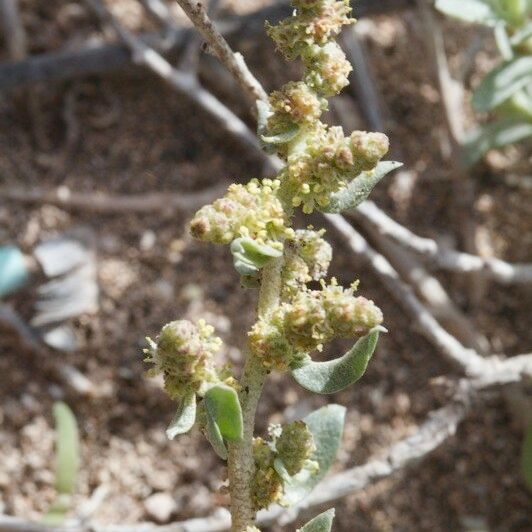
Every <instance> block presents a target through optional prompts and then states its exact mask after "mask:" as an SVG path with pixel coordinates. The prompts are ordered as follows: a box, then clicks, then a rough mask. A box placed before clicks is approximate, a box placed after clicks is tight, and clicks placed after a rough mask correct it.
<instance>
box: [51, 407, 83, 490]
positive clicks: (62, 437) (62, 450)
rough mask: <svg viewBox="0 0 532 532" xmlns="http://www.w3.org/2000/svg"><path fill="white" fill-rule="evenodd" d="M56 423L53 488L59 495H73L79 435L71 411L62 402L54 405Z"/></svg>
mask: <svg viewBox="0 0 532 532" xmlns="http://www.w3.org/2000/svg"><path fill="white" fill-rule="evenodd" d="M54 417H55V423H56V472H55V488H56V489H57V491H58V492H59V493H64V494H67V495H72V494H74V491H75V489H76V476H77V472H78V465H79V434H78V425H77V423H76V418H75V417H74V414H73V413H72V410H70V408H69V407H68V405H66V404H65V403H62V402H57V403H55V404H54Z"/></svg>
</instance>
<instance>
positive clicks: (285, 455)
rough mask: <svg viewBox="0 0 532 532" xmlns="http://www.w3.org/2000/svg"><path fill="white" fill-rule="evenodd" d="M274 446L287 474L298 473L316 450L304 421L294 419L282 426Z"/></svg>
mask: <svg viewBox="0 0 532 532" xmlns="http://www.w3.org/2000/svg"><path fill="white" fill-rule="evenodd" d="M275 448H276V449H277V453H278V455H279V458H280V459H281V460H282V462H283V464H284V466H285V468H286V470H287V471H288V474H289V475H290V476H294V475H296V474H297V473H299V472H300V471H301V470H302V469H303V467H304V466H305V464H306V463H307V460H309V459H310V457H311V456H312V455H313V454H314V453H315V452H316V446H315V445H314V438H313V437H312V433H311V432H310V430H309V428H308V427H307V424H306V423H305V422H304V421H294V422H292V423H289V424H288V425H286V426H284V427H283V431H282V432H281V435H280V436H279V437H278V438H277V440H276V441H275Z"/></svg>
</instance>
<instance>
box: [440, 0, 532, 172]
mask: <svg viewBox="0 0 532 532" xmlns="http://www.w3.org/2000/svg"><path fill="white" fill-rule="evenodd" d="M436 8H437V9H439V10H440V11H441V12H442V13H445V14H446V15H450V16H452V17H455V18H457V19H460V20H464V21H466V22H472V23H476V24H482V25H485V26H488V27H492V28H493V30H494V33H495V41H496V43H497V47H498V49H499V52H500V54H501V57H502V61H501V62H500V64H498V65H497V66H496V67H495V68H494V69H493V70H491V71H490V72H489V73H488V74H486V76H485V77H484V79H483V80H482V81H481V83H480V84H479V86H478V87H477V88H476V90H475V92H474V93H473V100H472V103H473V107H474V109H475V110H476V111H478V112H481V113H493V114H494V115H495V117H496V119H495V120H493V121H491V122H489V123H488V124H486V125H485V126H483V127H479V128H477V129H474V130H472V131H471V132H470V133H469V134H468V135H467V138H466V139H464V146H463V147H464V162H465V163H466V164H467V165H472V164H474V163H476V162H478V161H479V160H480V159H481V158H482V157H483V156H484V155H485V154H486V152H487V151H489V150H491V149H494V148H502V147H503V146H506V145H508V144H513V143H515V142H519V141H523V140H525V139H529V138H530V137H532V0H436Z"/></svg>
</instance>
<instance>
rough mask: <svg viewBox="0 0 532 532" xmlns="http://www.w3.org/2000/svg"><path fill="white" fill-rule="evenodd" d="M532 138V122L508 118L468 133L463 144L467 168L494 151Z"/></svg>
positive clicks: (463, 154)
mask: <svg viewBox="0 0 532 532" xmlns="http://www.w3.org/2000/svg"><path fill="white" fill-rule="evenodd" d="M529 137H532V122H526V121H524V120H520V119H518V118H506V119H503V120H499V121H497V122H492V123H491V124H488V125H487V126H485V127H483V128H478V129H475V130H473V131H471V132H469V133H468V135H467V136H466V138H465V139H464V141H463V143H462V159H463V163H464V165H465V166H473V165H474V164H475V163H477V162H478V161H479V160H480V159H482V157H484V155H485V154H486V153H487V152H488V151H489V150H492V149H497V148H502V147H503V146H507V145H508V144H514V143H515V142H519V141H521V140H525V139H526V138H529Z"/></svg>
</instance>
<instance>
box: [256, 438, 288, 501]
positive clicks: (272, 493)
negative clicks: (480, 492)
mask: <svg viewBox="0 0 532 532" xmlns="http://www.w3.org/2000/svg"><path fill="white" fill-rule="evenodd" d="M275 456H276V453H275V451H274V450H273V449H272V448H271V446H270V445H269V444H268V443H266V442H265V441H264V440H263V439H262V438H254V439H253V459H254V462H255V474H254V476H253V482H252V486H251V496H252V499H253V505H254V509H255V510H256V511H258V510H262V509H263V508H267V507H268V506H270V504H273V503H274V502H278V501H280V500H281V498H282V495H283V481H282V479H281V477H280V476H279V474H278V473H277V471H275V468H274V460H275Z"/></svg>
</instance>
